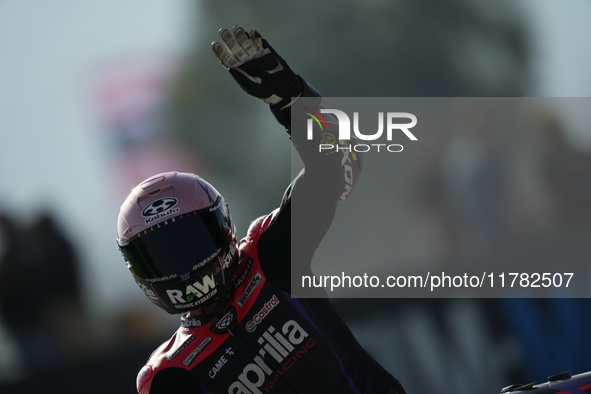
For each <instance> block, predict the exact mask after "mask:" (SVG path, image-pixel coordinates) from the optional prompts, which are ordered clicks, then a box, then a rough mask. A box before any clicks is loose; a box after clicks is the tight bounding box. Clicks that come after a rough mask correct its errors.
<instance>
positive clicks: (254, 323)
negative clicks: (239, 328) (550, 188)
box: [246, 295, 279, 332]
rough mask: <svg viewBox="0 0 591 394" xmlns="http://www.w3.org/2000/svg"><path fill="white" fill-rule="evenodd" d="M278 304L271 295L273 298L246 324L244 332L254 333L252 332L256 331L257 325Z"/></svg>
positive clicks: (275, 298) (275, 297) (277, 300)
mask: <svg viewBox="0 0 591 394" xmlns="http://www.w3.org/2000/svg"><path fill="white" fill-rule="evenodd" d="M278 304H279V299H278V298H277V296H276V295H273V297H271V299H270V300H269V301H267V302H266V303H265V306H263V307H262V308H261V310H260V311H258V313H256V314H255V315H254V316H253V318H252V320H251V321H249V322H247V323H246V331H248V332H254V330H256V329H257V325H258V324H260V323H261V322H262V321H263V319H264V318H265V317H267V315H268V314H269V313H271V311H272V310H273V308H275V307H276V306H277V305H278Z"/></svg>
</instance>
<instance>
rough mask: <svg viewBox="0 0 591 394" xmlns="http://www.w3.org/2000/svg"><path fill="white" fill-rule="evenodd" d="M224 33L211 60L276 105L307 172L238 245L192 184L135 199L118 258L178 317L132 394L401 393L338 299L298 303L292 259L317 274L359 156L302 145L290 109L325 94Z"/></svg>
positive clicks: (140, 189) (143, 188)
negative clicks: (315, 265) (317, 256)
mask: <svg viewBox="0 0 591 394" xmlns="http://www.w3.org/2000/svg"><path fill="white" fill-rule="evenodd" d="M219 35H220V37H221V42H214V43H213V44H212V49H213V51H214V53H215V55H216V56H217V58H218V59H219V61H220V62H221V64H222V65H223V66H224V67H225V68H226V69H228V71H229V72H230V74H231V75H232V77H233V78H234V80H235V81H236V82H237V83H238V85H239V86H240V87H241V88H242V89H243V90H244V91H245V92H247V93H248V94H250V95H252V96H254V97H256V98H259V99H261V100H263V101H264V102H266V103H267V104H269V105H270V109H271V112H272V113H273V115H274V116H275V118H276V119H277V120H278V122H279V123H280V124H281V125H283V126H284V127H285V129H286V131H287V132H288V134H290V138H291V140H292V143H293V144H294V146H295V148H296V150H297V151H298V153H299V155H300V157H301V158H302V161H303V162H304V165H305V169H304V170H303V171H302V172H301V173H300V174H299V175H298V176H297V177H296V179H295V180H294V181H293V182H292V183H291V184H290V185H289V187H288V188H287V190H286V192H285V194H284V196H283V199H282V201H281V204H280V206H279V208H277V209H276V210H274V211H273V212H271V213H270V214H268V215H265V216H263V217H261V218H259V219H257V220H256V221H254V222H253V223H252V224H251V226H250V228H249V230H248V233H247V235H246V237H245V238H243V239H241V240H240V241H238V237H237V235H236V230H235V226H234V224H233V222H232V218H231V215H230V210H229V207H228V204H226V202H225V200H224V198H223V197H222V196H221V194H220V193H219V192H218V191H217V190H216V189H215V188H214V187H213V186H212V185H211V184H210V183H208V182H207V181H205V180H204V179H202V178H200V177H199V176H197V175H194V174H188V173H180V172H168V173H162V174H157V175H155V176H153V177H150V178H148V179H147V180H145V181H143V182H142V183H140V184H139V185H138V186H137V187H136V188H134V189H133V190H132V192H131V194H130V195H129V196H128V198H127V199H126V200H125V202H124V203H123V205H122V207H121V211H120V214H119V219H118V226H117V235H118V237H117V242H118V246H119V249H120V251H121V253H122V255H123V257H124V259H125V261H126V264H127V267H128V268H129V269H130V271H131V272H132V274H133V277H134V279H135V281H136V283H137V284H138V285H139V286H140V288H141V289H142V290H143V291H144V293H145V294H146V296H147V297H148V298H149V299H150V301H152V302H153V303H154V304H156V305H158V306H159V307H161V308H162V309H164V310H166V311H167V312H169V313H183V315H182V316H181V327H180V328H179V329H178V330H177V332H176V333H175V334H174V335H173V336H172V338H170V340H168V341H166V342H164V343H163V344H162V345H161V346H160V347H159V348H158V349H157V350H156V351H155V352H154V353H153V354H152V355H151V356H150V358H149V360H148V362H147V363H146V365H145V366H144V367H143V368H142V370H141V371H140V373H139V375H138V378H137V389H138V393H140V394H148V393H150V394H159V393H168V394H177V393H178V394H180V393H184V394H189V393H195V394H196V393H199V394H201V393H244V394H247V393H248V394H260V393H263V392H264V393H269V392H272V393H388V394H400V393H404V389H403V388H402V386H401V385H400V383H399V382H398V381H397V380H396V379H394V378H393V377H392V376H391V375H390V374H389V373H388V372H387V371H385V370H384V369H383V368H382V367H381V366H380V365H379V364H378V363H377V362H376V361H375V360H373V358H371V356H370V355H369V354H368V353H367V352H366V351H365V350H364V349H363V348H362V347H361V346H360V345H359V343H358V342H357V341H356V339H355V338H354V336H353V335H352V333H351V332H350V331H349V329H348V328H347V327H346V325H345V324H344V322H343V321H342V320H341V319H340V318H339V317H338V315H337V314H336V312H335V311H334V309H333V308H332V305H331V304H330V301H328V300H327V299H323V298H318V299H298V298H295V297H293V296H292V295H291V294H290V288H291V280H290V278H291V275H292V272H291V265H290V263H291V262H292V259H293V260H294V263H295V264H296V266H297V267H298V269H297V271H298V272H300V271H301V272H302V273H304V272H309V270H310V263H311V260H312V256H313V254H314V251H315V250H316V248H317V246H318V244H319V243H320V241H321V240H322V238H323V237H324V234H325V233H326V231H327V230H328V228H329V226H330V224H331V222H332V219H333V217H334V213H335V210H336V205H337V202H338V201H339V200H341V199H345V198H346V197H347V196H348V195H349V193H350V191H351V188H352V187H353V186H354V184H355V181H356V179H357V177H358V175H359V173H360V171H361V169H362V166H363V163H362V156H361V155H349V154H347V150H346V149H343V151H344V153H342V154H341V153H340V154H326V153H318V152H317V146H318V141H319V139H320V136H319V135H316V134H319V133H315V135H314V139H313V140H311V141H308V140H307V139H306V135H305V134H306V133H305V130H304V127H299V124H300V123H299V122H300V120H301V119H298V116H299V111H297V110H293V109H294V108H296V106H297V105H298V99H299V98H301V97H306V98H312V100H313V102H314V103H315V105H314V106H315V107H316V108H315V109H318V105H319V104H320V100H321V99H320V94H319V93H318V92H317V91H316V90H315V89H314V88H312V87H311V86H310V85H309V84H308V83H307V82H306V81H304V80H303V79H302V78H301V77H300V76H298V75H296V74H295V73H294V72H293V71H292V70H291V69H290V68H289V66H288V65H287V63H286V62H285V61H284V60H283V59H282V58H281V57H280V56H279V55H278V54H277V52H276V51H275V50H274V49H273V48H272V47H271V46H270V45H269V44H268V42H267V41H266V40H265V39H263V38H262V37H261V35H260V34H259V33H258V32H256V31H251V32H250V33H246V32H245V31H244V29H242V28H241V27H240V26H235V27H234V28H233V29H232V30H231V31H230V30H227V29H221V30H220V32H219ZM308 105H309V104H308ZM312 109H314V108H312ZM292 118H293V119H292ZM292 125H295V126H292ZM327 127H328V125H327ZM326 132H328V133H331V132H332V133H334V130H332V129H331V127H328V130H327V131H326ZM340 143H341V144H342V145H343V146H345V147H347V146H349V147H350V145H349V142H348V141H340ZM345 167H346V168H345ZM292 212H293V213H292ZM292 231H295V232H297V234H298V236H297V237H292V236H291V234H292ZM292 251H293V253H292Z"/></svg>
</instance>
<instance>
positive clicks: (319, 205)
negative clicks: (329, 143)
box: [212, 26, 362, 291]
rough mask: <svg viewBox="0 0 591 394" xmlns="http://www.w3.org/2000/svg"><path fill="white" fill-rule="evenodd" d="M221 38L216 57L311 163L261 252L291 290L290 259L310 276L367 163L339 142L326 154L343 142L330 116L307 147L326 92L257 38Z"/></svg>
mask: <svg viewBox="0 0 591 394" xmlns="http://www.w3.org/2000/svg"><path fill="white" fill-rule="evenodd" d="M219 34H220V37H221V42H214V43H213V44H212V48H213V50H214V53H215V54H216V56H217V57H218V59H219V60H220V62H221V63H222V65H223V66H224V67H225V68H226V69H228V71H229V72H230V74H231V75H232V77H233V78H234V80H235V81H236V82H237V83H238V85H239V86H240V87H241V88H242V89H243V90H244V91H245V92H247V93H248V94H250V95H252V96H254V97H256V98H258V99H261V100H263V101H264V102H266V103H268V104H269V106H270V109H271V112H272V113H273V115H274V116H275V118H276V119H277V121H278V122H279V123H280V124H281V125H282V126H284V127H285V129H286V131H287V132H288V134H289V135H290V136H291V140H292V143H293V144H294V147H295V148H296V150H297V151H298V153H299V155H300V157H301V159H302V161H303V162H304V166H305V168H304V170H302V172H301V173H300V174H299V175H298V177H297V178H296V179H295V180H294V181H293V182H292V183H291V184H290V185H289V187H288V189H287V191H286V192H285V194H284V196H283V199H282V202H281V205H280V207H279V209H278V210H276V211H275V212H274V213H273V219H272V222H271V224H270V225H269V226H268V227H267V228H266V230H265V231H264V233H263V235H262V236H261V238H260V241H259V247H258V251H259V259H260V262H261V267H262V268H263V270H264V271H265V274H266V275H267V278H268V279H269V280H270V281H271V282H272V283H274V284H275V285H276V286H278V287H279V288H281V289H282V290H285V291H289V290H290V261H291V258H292V257H293V259H294V262H297V267H298V269H297V272H298V274H299V273H301V274H306V273H308V272H309V269H310V268H309V267H310V263H311V261H312V257H313V255H314V251H315V250H316V248H317V247H318V245H319V243H320V241H321V240H322V238H323V237H324V235H325V234H326V231H327V230H328V228H329V227H330V225H331V223H332V220H333V217H334V214H335V211H336V204H337V201H339V200H342V199H346V198H347V197H348V195H349V193H350V192H351V189H352V187H353V186H354V184H355V182H356V180H357V177H358V175H359V173H360V171H361V167H362V157H361V156H360V155H359V154H354V153H351V152H350V146H349V141H339V142H338V143H339V146H340V148H341V149H339V150H337V151H334V150H332V151H325V152H320V151H319V144H320V142H321V140H323V139H327V138H329V139H331V140H333V141H336V135H337V133H336V126H335V123H334V122H331V120H332V119H330V118H328V117H325V118H327V120H328V122H327V124H326V126H327V128H326V129H325V130H320V129H319V128H315V129H314V131H313V133H312V134H313V138H312V139H311V140H308V136H307V130H306V127H307V115H306V114H305V113H309V112H310V111H318V110H319V106H320V102H321V97H320V93H318V91H316V90H315V89H314V88H313V87H312V86H310V85H309V84H308V83H307V82H306V81H305V80H304V79H303V78H302V77H300V76H299V75H296V74H295V73H294V72H293V71H292V70H291V68H290V67H289V66H288V65H287V63H286V62H285V61H284V60H283V59H282V58H281V56H279V54H278V53H277V52H276V51H275V50H274V49H273V48H272V47H271V46H270V45H269V43H268V42H267V41H266V40H265V39H264V38H262V37H261V35H260V34H259V33H258V32H257V31H254V30H253V31H251V32H250V33H246V32H245V31H244V29H242V28H241V27H239V26H235V27H234V28H232V31H230V30H227V29H221V30H220V32H219ZM290 241H293V243H292V242H290Z"/></svg>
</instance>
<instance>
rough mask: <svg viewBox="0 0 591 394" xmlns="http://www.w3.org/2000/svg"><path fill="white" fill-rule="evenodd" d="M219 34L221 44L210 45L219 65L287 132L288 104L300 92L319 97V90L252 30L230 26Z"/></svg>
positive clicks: (288, 126)
mask: <svg viewBox="0 0 591 394" xmlns="http://www.w3.org/2000/svg"><path fill="white" fill-rule="evenodd" d="M219 35H220V37H221V39H222V43H220V42H217V41H214V42H213V43H212V44H211V47H212V49H213V52H214V53H215V55H216V56H217V58H218V59H219V61H220V63H222V66H224V67H225V68H226V69H227V70H228V71H229V72H230V74H232V77H234V80H235V81H236V82H237V83H238V85H239V86H240V87H241V88H242V90H244V91H245V92H246V93H248V94H250V95H251V96H254V97H256V98H258V99H261V100H263V101H264V102H266V103H268V104H269V105H270V106H271V111H272V112H273V114H274V115H275V117H276V118H277V120H278V121H279V123H281V124H282V125H283V126H285V128H286V129H287V130H288V132H290V115H291V110H290V107H291V105H292V104H293V103H294V102H295V101H296V100H297V98H298V97H300V96H302V95H303V96H306V97H320V93H318V92H317V91H316V90H314V88H312V87H311V86H310V85H308V84H307V83H306V82H305V81H304V80H303V79H302V78H301V77H299V76H298V75H296V74H295V73H294V72H293V71H292V70H291V68H289V66H288V65H287V63H286V62H285V60H283V59H282V58H281V56H279V54H278V53H277V52H276V51H275V50H274V49H273V47H271V46H270V45H269V43H268V42H267V40H265V39H264V38H262V37H261V35H260V34H259V32H257V31H256V30H251V31H250V33H246V32H245V31H244V29H243V28H242V27H240V26H234V27H233V28H232V31H229V30H228V29H225V28H222V29H220V31H219ZM292 97H294V98H295V99H294V100H293V101H292Z"/></svg>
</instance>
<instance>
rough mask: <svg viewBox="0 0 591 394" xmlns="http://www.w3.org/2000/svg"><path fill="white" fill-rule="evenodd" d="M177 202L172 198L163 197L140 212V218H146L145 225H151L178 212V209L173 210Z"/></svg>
mask: <svg viewBox="0 0 591 394" xmlns="http://www.w3.org/2000/svg"><path fill="white" fill-rule="evenodd" d="M177 203H178V200H177V199H176V198H174V197H164V198H161V199H158V200H156V201H154V202H152V203H150V204H149V205H148V206H147V207H145V208H144V210H143V211H142V216H143V217H145V218H146V224H149V223H152V222H154V221H156V220H158V219H160V218H163V217H165V216H168V215H172V214H173V213H177V212H180V208H174V206H175V205H176V204H177Z"/></svg>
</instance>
